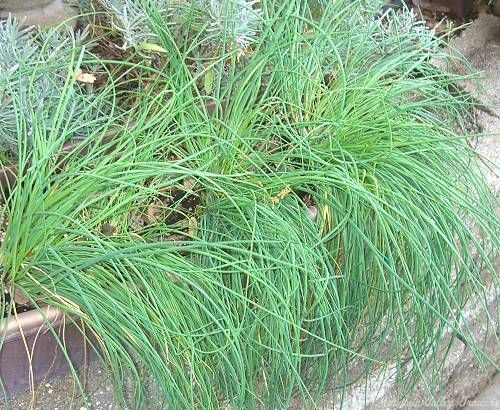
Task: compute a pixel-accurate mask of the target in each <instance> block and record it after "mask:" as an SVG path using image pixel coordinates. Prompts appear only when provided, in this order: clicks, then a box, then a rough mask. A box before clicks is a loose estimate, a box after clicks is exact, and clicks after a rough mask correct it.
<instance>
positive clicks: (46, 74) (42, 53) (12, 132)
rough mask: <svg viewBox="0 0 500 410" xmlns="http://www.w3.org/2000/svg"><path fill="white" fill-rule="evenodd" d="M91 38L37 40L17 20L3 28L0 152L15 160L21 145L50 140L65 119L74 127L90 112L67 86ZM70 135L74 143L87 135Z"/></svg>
mask: <svg viewBox="0 0 500 410" xmlns="http://www.w3.org/2000/svg"><path fill="white" fill-rule="evenodd" d="M85 35H86V34H85V33H82V34H75V35H72V34H69V33H67V32H64V31H61V30H59V31H56V30H50V31H47V32H45V33H38V34H37V35H34V34H33V33H32V32H31V30H30V29H29V28H28V29H22V28H21V27H20V25H19V23H18V22H16V21H15V20H14V19H12V18H11V17H9V18H7V19H6V20H4V21H1V22H0V152H3V153H7V154H10V155H12V156H14V157H15V156H16V153H17V150H18V145H19V143H20V142H21V143H26V144H27V147H29V146H31V145H32V142H33V138H35V137H37V138H38V137H39V135H36V136H35V135H34V133H35V132H38V133H39V132H40V130H41V129H43V130H44V131H45V133H46V134H48V133H50V132H51V130H55V126H56V123H57V121H60V120H61V116H63V117H64V122H65V123H66V122H67V123H71V120H72V119H76V118H80V117H81V115H82V113H83V112H84V111H86V108H85V101H84V95H83V94H84V93H82V92H81V91H79V90H78V87H73V86H69V87H68V86H66V83H67V81H68V78H70V75H71V73H72V72H73V69H74V67H71V65H72V61H74V59H75V55H76V56H78V55H79V53H80V52H81V51H82V48H83V41H84V38H85ZM75 122H76V121H75ZM57 131H58V130H57ZM57 131H56V132H57ZM65 132H67V134H68V135H67V136H68V139H69V138H71V137H77V136H79V134H82V133H84V131H83V128H82V127H81V126H78V125H71V126H70V127H69V128H66V130H65Z"/></svg>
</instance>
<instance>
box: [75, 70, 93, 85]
mask: <svg viewBox="0 0 500 410" xmlns="http://www.w3.org/2000/svg"><path fill="white" fill-rule="evenodd" d="M75 80H76V81H80V82H81V83H86V84H94V81H95V80H96V78H95V75H93V74H90V73H84V72H83V71H82V70H81V69H78V71H77V72H76V76H75Z"/></svg>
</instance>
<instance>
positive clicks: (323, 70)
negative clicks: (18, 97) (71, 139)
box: [1, 0, 499, 408]
mask: <svg viewBox="0 0 500 410" xmlns="http://www.w3.org/2000/svg"><path fill="white" fill-rule="evenodd" d="M322 7H323V9H322V12H321V13H319V14H313V13H311V10H310V9H309V7H308V6H307V4H304V2H301V1H298V0H297V1H290V2H287V3H285V4H279V3H277V2H266V1H264V2H262V4H261V10H262V11H261V13H262V27H261V30H260V32H259V35H258V36H257V40H256V42H255V44H254V45H253V46H252V48H251V50H250V52H249V53H248V55H247V56H246V61H245V64H242V63H241V58H242V57H241V55H240V53H239V50H237V49H235V48H232V47H221V48H220V50H221V55H220V56H219V57H218V58H216V59H214V60H213V61H211V62H210V63H209V64H208V65H207V66H205V67H204V68H203V69H202V70H201V71H193V70H191V66H190V62H191V56H192V54H191V53H192V50H193V47H195V46H196V45H197V44H199V39H198V38H196V37H194V38H193V39H192V40H190V39H189V38H188V39H186V40H185V42H184V43H179V42H178V41H177V38H176V35H175V32H174V31H173V30H171V28H170V26H169V25H168V22H166V21H165V19H164V16H163V15H162V13H161V10H158V9H156V8H155V7H154V5H153V4H152V3H145V4H144V5H143V8H142V10H143V13H144V15H145V16H147V18H148V24H149V27H150V29H151V30H152V31H153V33H154V35H155V37H154V44H156V45H157V46H159V47H161V48H162V49H164V50H168V59H167V60H166V61H165V62H164V64H162V66H161V67H159V68H158V67H156V68H155V67H154V66H153V67H152V66H150V65H148V64H147V62H143V63H142V64H143V66H142V69H143V70H144V72H147V73H148V74H149V76H148V82H149V84H147V86H144V87H143V88H141V89H140V93H139V92H137V91H135V90H133V91H131V93H132V94H133V100H134V102H135V105H134V106H133V107H132V108H130V110H129V111H128V112H127V113H126V114H127V115H124V114H123V113H122V111H121V110H117V111H115V112H112V114H111V115H108V116H107V117H106V118H107V120H106V121H105V122H104V124H103V125H99V126H95V127H94V128H93V129H91V132H90V133H89V135H88V137H87V139H86V140H85V142H84V144H85V145H84V146H85V147H87V148H88V152H87V154H86V155H85V156H84V157H82V156H81V155H79V153H78V152H77V151H75V152H74V153H72V154H70V155H69V156H68V158H67V160H66V163H65V169H64V170H63V171H62V172H58V173H56V172H54V171H55V169H56V168H57V163H56V162H54V155H53V154H55V153H56V152H57V149H58V147H59V146H60V144H61V139H62V138H63V137H62V136H63V135H64V133H61V132H59V131H60V130H64V129H66V127H67V124H66V121H65V120H64V118H65V115H64V112H65V109H66V108H65V107H66V106H67V105H70V104H71V94H70V93H68V92H67V91H66V93H65V94H64V98H62V103H61V106H60V108H59V110H58V112H57V115H56V117H57V118H58V119H59V121H57V122H56V124H57V126H58V128H57V129H53V130H52V131H51V132H47V127H44V126H40V127H38V128H37V132H36V133H35V135H40V138H37V139H36V140H35V144H34V145H33V151H32V153H31V154H28V153H27V151H22V150H21V153H20V156H19V158H20V164H21V167H22V168H23V169H24V170H25V172H23V173H21V175H23V177H22V178H21V180H20V181H19V183H18V185H17V186H16V188H15V189H14V191H13V193H12V195H11V197H10V198H9V201H8V202H7V204H6V206H5V208H4V214H5V216H7V217H8V219H9V225H8V227H7V231H6V233H5V239H4V241H3V243H2V248H1V257H2V259H1V261H2V267H3V278H2V279H3V281H2V283H3V286H7V287H8V288H9V290H10V291H11V292H12V291H14V289H19V290H21V291H22V292H23V294H25V295H28V296H29V297H30V298H31V299H32V301H33V302H34V303H37V304H40V303H49V304H52V305H55V306H58V307H60V308H61V309H63V310H64V311H66V312H68V313H71V314H72V315H74V316H73V317H75V318H77V319H75V320H76V322H77V323H79V324H80V326H81V327H82V331H83V329H84V328H85V329H90V331H91V332H92V333H93V334H94V335H95V336H96V338H97V343H98V344H99V346H100V348H101V350H100V355H101V358H102V359H103V360H104V361H105V362H106V363H107V365H108V366H109V368H110V370H111V371H112V373H113V375H114V377H115V380H116V383H117V393H118V395H119V398H120V400H121V401H122V403H125V397H124V394H123V393H124V392H123V390H122V389H121V388H122V386H123V380H124V378H125V377H126V376H128V377H131V379H132V381H133V382H135V384H134V388H135V390H134V392H133V395H132V397H134V398H135V399H136V403H135V404H136V405H137V406H139V405H140V404H144V402H143V401H142V400H143V393H144V389H145V388H146V386H145V384H144V383H143V380H144V377H143V375H142V373H141V371H142V370H144V372H145V373H146V374H151V375H152V376H153V378H154V380H155V381H156V384H157V387H158V388H159V390H160V392H161V393H162V394H163V397H162V398H163V399H164V401H165V404H168V405H169V406H171V407H173V408H192V407H196V406H201V407H204V408H218V407H222V406H224V405H227V404H230V405H231V406H233V407H235V408H252V407H256V406H260V405H262V406H264V407H269V408H287V407H290V405H291V403H292V400H300V401H301V403H300V405H302V406H307V405H308V404H309V405H314V403H315V402H316V401H317V399H318V398H319V397H320V395H321V394H322V392H323V391H324V390H325V388H326V387H327V386H328V387H333V388H334V389H338V390H339V391H343V390H345V389H346V388H347V385H348V384H349V383H350V382H352V378H351V377H350V371H351V369H352V366H353V364H355V363H361V364H362V365H361V368H362V372H361V373H362V374H361V375H360V377H361V376H363V374H367V373H369V372H371V371H372V370H373V369H376V368H378V366H382V367H383V366H384V365H389V364H393V363H395V366H396V368H397V370H398V378H399V380H400V381H401V382H402V385H403V386H405V388H406V389H407V390H409V389H410V388H411V386H412V384H413V383H412V382H414V381H415V380H416V379H417V378H418V377H422V376H424V375H425V377H424V380H425V381H426V383H427V386H428V388H429V390H430V391H431V392H432V387H433V386H437V385H439V380H438V374H439V373H438V371H439V368H440V365H441V363H442V361H437V362H436V361H434V362H429V361H428V360H426V358H428V357H433V358H434V357H436V358H437V357H438V356H437V352H438V350H439V347H440V341H441V339H442V337H443V335H444V334H446V333H447V332H448V333H452V334H454V335H459V336H460V337H461V338H462V339H463V340H465V341H466V342H467V344H468V346H469V347H471V349H472V350H473V351H474V353H475V354H476V355H477V357H478V359H479V361H480V363H484V362H485V361H488V360H489V358H488V357H487V356H486V355H485V354H484V352H483V351H482V350H481V348H480V346H478V344H477V343H476V342H475V340H474V338H473V335H472V334H471V332H470V330H469V329H468V328H467V327H466V326H465V327H464V322H465V321H464V317H463V314H462V310H461V309H462V307H463V305H464V304H465V302H466V301H467V300H468V299H469V297H470V295H471V294H473V293H475V294H477V295H479V300H480V303H483V304H484V305H485V304H486V300H487V299H486V294H485V293H486V290H487V283H486V282H485V281H484V280H483V277H482V276H481V272H482V271H483V269H486V270H487V271H489V272H490V273H491V274H492V275H494V273H495V272H494V267H493V266H492V264H491V262H490V258H491V256H492V255H490V252H497V251H498V238H499V235H498V229H499V224H498V220H497V219H496V217H495V213H494V207H495V206H496V205H495V203H494V198H493V197H492V194H491V192H490V191H489V189H488V187H487V186H486V185H485V182H484V180H483V178H482V176H481V174H480V172H479V170H478V168H477V165H476V162H475V153H474V152H473V151H472V150H471V148H470V147H469V145H468V144H467V139H468V137H464V136H462V135H460V134H459V133H458V132H457V127H458V130H459V131H460V127H461V126H462V125H465V124H463V122H464V121H465V119H466V118H467V115H468V112H469V109H470V103H469V102H468V100H467V96H466V95H461V94H460V93H458V94H457V93H456V92H455V88H454V83H455V81H456V80H457V78H454V77H452V76H450V75H448V74H445V73H443V72H441V71H440V70H439V69H438V68H436V67H435V66H434V65H432V64H431V58H434V59H440V58H446V57H445V55H444V54H443V53H442V52H441V49H440V47H441V45H442V43H441V42H440V40H438V39H436V38H435V37H434V36H432V33H430V32H429V31H427V30H426V29H425V27H424V26H423V25H422V24H419V23H415V22H414V21H412V19H411V16H410V15H408V14H402V15H401V16H400V17H396V16H393V19H391V20H387V21H385V22H383V23H382V22H380V21H377V20H375V19H373V16H374V15H375V12H376V10H378V7H379V5H378V4H375V5H373V6H370V5H363V4H362V3H361V2H348V3H347V2H335V3H328V4H325V5H322ZM313 16H314V17H313ZM148 41H149V40H148ZM190 41H192V42H193V43H192V44H191V43H190ZM225 41H229V40H225ZM223 44H224V43H223ZM82 63H84V61H82ZM122 64H124V65H127V64H128V63H126V62H123V63H122ZM223 67H224V68H225V70H226V77H225V79H224V82H222V80H221V79H217V80H214V81H213V84H212V92H211V93H205V90H203V89H200V87H199V81H200V79H204V77H205V76H206V73H207V72H208V71H209V70H216V71H217V70H220V69H222V68H223ZM73 81H74V80H72V79H71V77H68V78H67V80H66V83H65V84H66V87H65V88H64V90H70V89H71V88H70V85H71V84H72V83H73ZM107 84H108V85H107V87H106V88H105V89H104V90H103V91H104V92H103V93H100V94H99V96H102V97H98V98H106V99H110V100H111V101H114V100H115V99H116V95H115V94H114V92H115V90H116V89H117V88H116V87H117V84H114V83H113V81H112V78H111V79H110V81H109V82H108V83H107ZM207 94H209V95H207ZM139 97H140V98H139ZM207 100H209V101H213V103H214V105H215V109H214V111H213V113H212V114H210V113H209V112H208V110H207V108H206V106H205V102H206V101H207ZM17 107H18V111H17V114H16V118H21V120H20V121H22V115H23V110H22V104H19V105H17ZM124 118H129V121H130V122H131V123H132V122H133V127H126V126H121V125H120V124H121V123H123V119H124ZM36 124H39V123H38V122H36ZM110 129H118V130H119V131H120V132H119V133H118V137H117V138H116V140H115V141H114V142H113V143H108V144H103V143H102V140H103V137H104V135H105V134H106V132H107V131H108V130H110ZM19 138H20V139H22V134H21V135H20V136H19ZM47 141H48V143H47ZM82 149H83V146H82ZM110 151H111V154H110ZM187 203H190V204H191V206H188V205H187ZM310 208H314V209H315V210H316V211H317V216H316V218H315V219H312V218H311V217H310V216H309V215H310ZM152 210H153V211H154V212H151V211H152ZM136 214H139V215H146V216H148V218H147V220H145V223H143V224H141V225H140V226H136V224H134V223H132V222H133V221H132V220H131V216H132V215H136ZM174 214H176V216H175V218H174V217H173V215H174ZM150 216H151V217H150ZM152 216H154V218H153V217H152ZM471 224H472V225H474V226H475V227H476V228H477V229H478V230H479V231H480V233H481V238H478V237H476V236H475V234H474V233H473V232H472V231H471V230H470V226H471ZM109 225H110V226H111V228H110V226H109ZM104 226H106V229H103V227H104ZM483 240H484V242H483ZM488 242H489V244H488ZM474 255H475V256H474ZM493 256H494V255H493ZM493 285H494V286H498V280H497V278H496V276H494V278H493ZM490 319H491V320H493V319H494V318H491V317H490ZM389 336H390V338H389ZM388 340H390V342H389V341H388ZM436 360H438V359H436ZM439 360H441V359H439ZM295 403H296V402H295ZM306 403H308V404H306Z"/></svg>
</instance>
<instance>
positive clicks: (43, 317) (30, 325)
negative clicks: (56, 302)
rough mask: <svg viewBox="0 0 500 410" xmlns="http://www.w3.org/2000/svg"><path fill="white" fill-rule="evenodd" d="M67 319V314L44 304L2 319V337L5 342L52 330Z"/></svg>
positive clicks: (0, 331)
mask: <svg viewBox="0 0 500 410" xmlns="http://www.w3.org/2000/svg"><path fill="white" fill-rule="evenodd" d="M64 320H65V315H64V313H63V312H61V310H59V309H58V308H55V307H54V306H50V305H44V306H41V307H40V308H38V309H36V308H35V309H33V310H29V311H27V312H22V313H17V314H11V315H10V316H9V317H5V318H4V319H3V320H2V321H0V338H2V335H5V337H4V338H3V342H4V343H5V342H9V341H12V340H18V339H23V338H26V337H28V336H32V335H34V334H36V333H39V332H42V333H46V332H50V331H51V328H56V327H58V326H60V325H61V323H62V322H63V321H64Z"/></svg>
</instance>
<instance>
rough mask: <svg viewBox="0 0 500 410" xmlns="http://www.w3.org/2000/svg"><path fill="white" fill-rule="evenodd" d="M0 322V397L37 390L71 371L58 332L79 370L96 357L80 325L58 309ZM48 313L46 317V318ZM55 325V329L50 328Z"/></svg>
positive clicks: (51, 308) (50, 308) (70, 357)
mask: <svg viewBox="0 0 500 410" xmlns="http://www.w3.org/2000/svg"><path fill="white" fill-rule="evenodd" d="M41 310H42V312H43V315H42V314H41V313H40V312H39V311H37V310H32V311H29V312H24V313H20V314H18V315H17V318H16V317H15V316H11V317H10V318H9V319H4V320H3V321H0V379H1V381H2V383H3V388H1V387H0V399H5V398H8V397H10V396H12V395H14V394H17V393H20V392H22V391H25V390H27V389H34V388H36V386H37V385H39V384H41V383H42V382H44V380H47V379H49V378H52V377H55V376H61V375H64V374H67V373H69V371H70V368H69V365H68V361H67V358H66V356H65V354H64V352H63V350H62V349H61V347H60V346H59V343H58V341H57V339H56V337H55V335H54V333H53V332H55V333H56V334H57V335H58V337H59V339H60V341H61V343H62V344H63V345H64V346H65V348H66V353H67V355H68V356H69V359H70V360H71V363H72V364H73V366H74V367H75V368H76V369H78V368H81V367H82V366H83V365H85V364H86V363H88V362H89V361H91V360H92V359H94V358H96V356H97V355H96V353H95V351H94V350H93V348H92V346H91V345H90V344H89V342H88V341H86V339H85V337H84V336H83V335H82V333H81V331H80V330H79V329H78V327H77V326H76V325H75V323H73V322H72V321H71V320H70V319H68V318H67V317H65V316H64V315H63V314H62V313H61V312H60V311H59V310H57V309H55V308H53V307H50V306H45V307H43V308H42V309H41ZM44 315H45V318H44ZM49 324H50V326H52V328H53V331H52V330H51V329H50V326H49Z"/></svg>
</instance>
